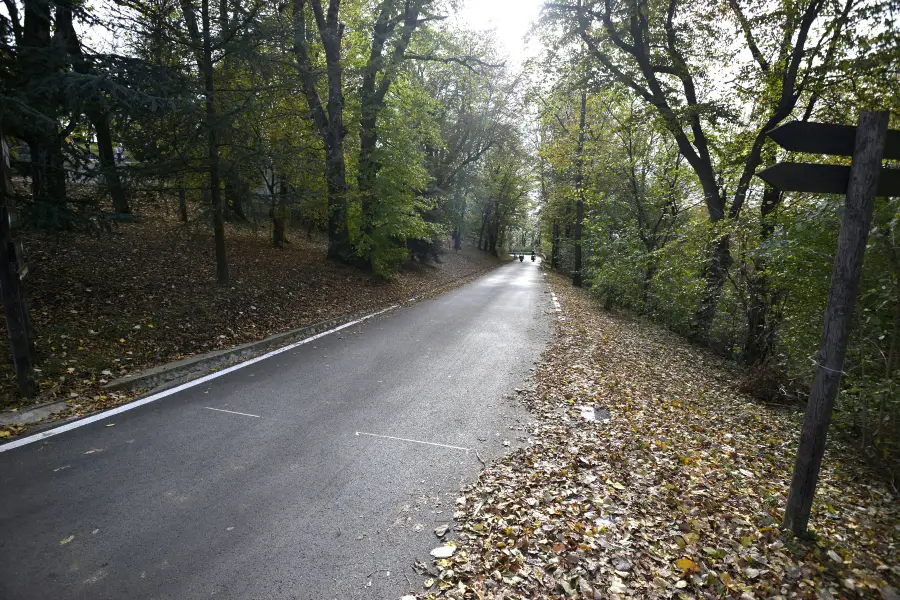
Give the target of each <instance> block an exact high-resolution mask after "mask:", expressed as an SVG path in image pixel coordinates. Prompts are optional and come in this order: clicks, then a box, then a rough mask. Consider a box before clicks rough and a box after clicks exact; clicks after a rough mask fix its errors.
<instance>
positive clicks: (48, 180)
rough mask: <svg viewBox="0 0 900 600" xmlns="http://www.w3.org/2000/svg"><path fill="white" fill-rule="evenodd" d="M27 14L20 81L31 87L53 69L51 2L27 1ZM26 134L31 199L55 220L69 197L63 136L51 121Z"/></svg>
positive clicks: (23, 32)
mask: <svg viewBox="0 0 900 600" xmlns="http://www.w3.org/2000/svg"><path fill="white" fill-rule="evenodd" d="M24 13H25V14H24V25H23V28H22V49H21V51H20V52H19V84H20V85H22V86H28V85H33V83H34V82H35V81H38V80H40V79H42V78H44V77H45V76H47V75H49V74H50V69H51V68H52V67H51V65H50V64H49V62H48V60H47V57H48V50H49V49H50V47H51V37H50V23H51V18H50V14H51V13H50V2H49V1H48V0H32V1H30V2H25V3H24ZM51 104H52V101H51ZM48 108H49V107H48ZM52 110H55V108H54V109H51V110H48V111H46V112H47V114H48V115H50V114H53V112H52ZM24 135H25V137H26V141H27V142H28V148H29V153H30V154H31V173H30V174H31V193H32V200H33V201H34V202H38V203H40V204H41V205H42V210H43V211H45V212H46V216H47V217H49V218H50V219H52V220H54V221H55V220H56V219H59V218H60V213H59V211H57V210H54V208H53V207H54V205H60V204H62V203H64V202H65V197H66V179H65V169H64V167H65V160H64V158H63V155H62V148H61V143H62V138H60V136H59V133H58V131H57V127H55V126H53V125H52V124H51V125H43V124H42V125H41V126H40V127H35V128H33V129H31V130H29V131H25V132H24ZM55 225H56V226H59V223H58V222H56V223H55Z"/></svg>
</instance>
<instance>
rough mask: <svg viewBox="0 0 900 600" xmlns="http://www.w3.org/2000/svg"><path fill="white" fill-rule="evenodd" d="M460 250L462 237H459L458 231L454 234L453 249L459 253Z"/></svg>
mask: <svg viewBox="0 0 900 600" xmlns="http://www.w3.org/2000/svg"><path fill="white" fill-rule="evenodd" d="M460 248H462V237H461V236H460V235H459V232H458V231H454V232H453V249H454V250H456V251H457V252H459V250H460Z"/></svg>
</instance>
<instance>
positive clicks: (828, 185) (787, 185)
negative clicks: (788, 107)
mask: <svg viewBox="0 0 900 600" xmlns="http://www.w3.org/2000/svg"><path fill="white" fill-rule="evenodd" d="M756 175H757V176H758V177H760V178H761V179H762V180H763V181H765V182H766V183H768V184H769V185H771V186H772V187H773V188H775V189H778V190H781V191H782V192H812V193H814V194H846V193H847V184H848V183H849V182H850V167H842V166H840V165H809V164H806V163H791V162H786V163H778V164H777V165H774V166H771V167H769V168H768V169H766V170H764V171H760V172H759V173H757V174H756ZM875 195H876V196H900V169H881V174H880V175H879V177H878V189H877V191H876V192H875Z"/></svg>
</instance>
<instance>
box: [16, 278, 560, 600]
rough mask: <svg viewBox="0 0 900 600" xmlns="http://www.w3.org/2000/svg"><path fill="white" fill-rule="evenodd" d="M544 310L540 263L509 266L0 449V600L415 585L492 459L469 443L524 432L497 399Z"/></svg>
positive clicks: (182, 599)
mask: <svg viewBox="0 0 900 600" xmlns="http://www.w3.org/2000/svg"><path fill="white" fill-rule="evenodd" d="M549 310H550V301H549V296H548V294H546V293H545V290H544V283H543V277H542V276H541V274H540V271H539V269H538V268H537V266H536V265H535V264H533V263H531V262H530V261H526V262H525V263H519V262H516V263H512V264H509V265H505V266H503V267H501V268H500V269H497V270H495V271H493V272H491V273H490V274H489V275H487V276H485V277H482V278H481V279H478V280H477V281H475V282H473V283H471V284H469V285H466V286H463V287H461V288H459V289H457V290H454V291H452V292H450V293H447V294H444V295H443V296H440V297H438V298H435V299H432V300H428V301H425V302H421V303H419V304H416V305H413V306H411V307H408V308H403V309H398V310H395V311H392V312H390V313H387V314H385V315H382V316H379V317H376V318H374V319H372V320H370V321H366V322H364V323H362V324H361V325H359V326H356V327H353V328H348V329H345V330H343V331H341V332H339V333H336V334H332V335H329V336H327V337H324V338H321V339H319V340H316V341H315V342H312V343H310V344H308V345H305V346H300V347H298V348H296V349H294V350H291V351H289V352H285V353H282V354H280V355H277V356H274V357H272V358H269V359H267V360H264V361H261V362H259V363H256V364H253V365H250V366H247V367H245V368H243V369H239V370H237V371H234V372H232V373H230V374H228V375H225V376H223V377H220V378H218V379H214V380H212V381H209V382H207V383H205V384H202V385H200V386H197V387H194V388H191V389H188V390H184V391H182V392H179V393H178V394H175V395H172V396H169V397H167V398H164V399H161V400H159V401H157V402H153V403H150V404H147V405H145V406H142V407H139V408H136V409H134V410H132V411H129V412H126V413H122V414H119V415H115V416H114V417H111V418H110V419H109V421H108V422H114V423H115V426H114V427H106V424H107V421H100V422H97V423H93V424H90V425H86V426H84V427H81V428H79V429H75V430H73V431H70V432H67V433H63V434H61V435H58V436H55V437H51V438H48V439H46V440H44V441H41V442H36V443H33V444H30V445H27V446H23V447H20V448H17V449H12V450H9V451H7V452H3V453H0V598H2V599H3V600H19V599H28V600H35V599H44V598H48V599H49V598H53V599H59V600H62V599H69V598H85V599H88V598H89V599H92V600H99V599H115V600H130V599H139V598H159V599H163V598H166V599H178V600H186V599H193V598H229V599H230V598H234V599H270V598H271V599H280V598H298V599H299V598H302V599H319V598H325V599H327V598H340V599H342V600H343V599H347V598H372V599H379V600H383V599H391V598H399V596H401V595H402V594H403V593H405V592H407V591H409V590H410V583H408V581H407V576H408V577H409V581H411V582H412V584H413V585H414V586H415V587H414V588H413V589H421V588H420V587H419V586H420V584H421V580H422V578H421V577H418V576H416V575H415V574H414V573H413V571H412V570H411V568H410V566H411V564H412V562H413V561H414V560H415V559H416V558H420V559H425V560H427V554H428V551H429V550H431V549H432V548H434V547H435V546H437V545H439V544H438V543H437V539H436V538H435V536H434V534H433V533H432V530H433V528H434V527H436V526H437V525H439V524H442V523H448V522H452V515H453V512H454V502H455V497H456V495H457V494H456V492H457V491H458V489H459V487H460V485H461V484H463V483H465V482H466V481H469V480H471V479H472V478H473V477H474V476H475V475H476V474H477V472H478V470H479V469H480V467H481V465H480V463H479V462H478V460H477V458H476V456H475V453H474V452H466V451H465V450H464V449H467V448H478V449H479V451H480V453H481V455H482V457H487V456H491V455H496V454H499V453H502V452H503V451H505V450H506V449H505V448H504V447H503V445H502V442H503V440H504V439H508V440H510V441H511V442H512V443H513V444H515V440H516V438H517V437H521V436H523V435H524V434H523V432H522V431H516V430H515V429H514V428H515V427H520V428H521V424H523V423H525V422H526V421H527V419H528V417H527V413H525V411H524V410H522V409H521V408H519V407H518V406H517V405H516V404H515V402H514V401H511V400H504V399H503V396H504V394H506V393H509V392H511V391H512V389H513V388H515V387H516V386H517V385H519V384H520V382H521V381H522V380H523V379H524V378H525V377H526V376H527V375H528V372H529V369H530V368H531V367H532V366H533V361H535V360H537V359H538V357H539V354H540V352H541V351H542V349H543V347H544V344H545V342H546V340H547V336H548V332H549V317H548V313H549ZM207 407H211V408H216V409H220V410H210V408H207ZM222 410H227V411H233V412H221V411H222ZM234 413H245V414H246V415H256V416H245V415H241V414H234ZM511 427H512V428H513V429H511ZM357 432H361V433H362V434H361V435H357ZM365 434H375V435H377V436H391V437H393V438H406V439H408V440H418V441H427V442H433V443H436V444H443V445H427V444H421V443H416V442H410V441H403V440H398V439H390V438H388V437H375V435H365ZM453 446H455V447H458V448H454V447H453ZM417 529H418V531H417ZM70 536H74V539H72V540H71V541H69V542H67V543H65V544H63V543H61V542H62V541H63V540H65V539H67V538H69V537H70ZM429 564H430V563H429ZM388 571H390V573H388Z"/></svg>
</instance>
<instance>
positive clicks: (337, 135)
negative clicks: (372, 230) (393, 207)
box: [293, 0, 355, 262]
mask: <svg viewBox="0 0 900 600" xmlns="http://www.w3.org/2000/svg"><path fill="white" fill-rule="evenodd" d="M309 4H310V6H311V8H312V10H313V13H314V14H315V16H316V23H317V24H318V30H319V38H320V40H321V42H322V47H323V49H324V50H325V71H326V74H327V77H328V102H327V113H326V109H325V107H323V106H322V102H321V100H320V99H319V92H318V89H317V87H316V84H317V80H318V68H314V67H313V65H312V61H311V59H310V56H309V48H308V46H307V41H306V12H305V11H306V5H307V0H293V12H294V15H293V18H294V55H295V57H296V59H297V65H298V67H299V70H300V81H301V84H302V86H303V93H304V95H305V96H306V102H307V105H308V106H309V111H310V115H311V116H312V120H313V123H314V124H315V126H316V129H317V130H318V132H319V137H320V138H321V139H322V144H323V146H324V148H325V180H326V182H327V189H328V258H332V259H336V260H340V261H343V262H351V261H352V260H353V259H354V256H355V253H354V251H353V247H352V246H351V244H350V228H349V226H348V223H347V166H346V162H345V159H344V137H345V136H346V135H347V132H346V131H345V130H344V115H343V111H344V93H343V83H342V81H343V68H342V66H341V39H342V38H343V35H344V25H343V23H341V22H340V21H339V18H338V17H339V13H340V5H341V0H330V1H329V4H328V11H327V13H326V12H325V11H324V10H323V7H322V2H321V0H309Z"/></svg>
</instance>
